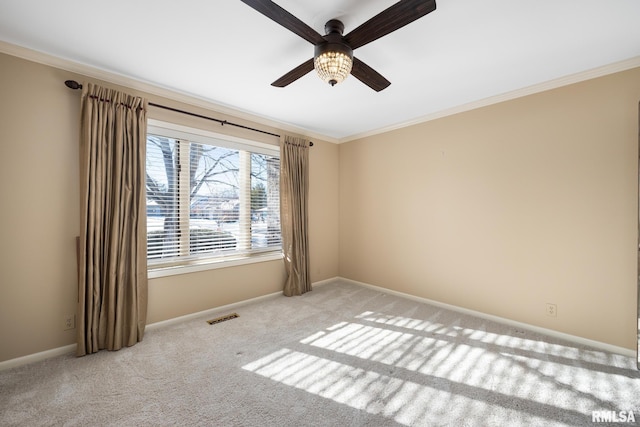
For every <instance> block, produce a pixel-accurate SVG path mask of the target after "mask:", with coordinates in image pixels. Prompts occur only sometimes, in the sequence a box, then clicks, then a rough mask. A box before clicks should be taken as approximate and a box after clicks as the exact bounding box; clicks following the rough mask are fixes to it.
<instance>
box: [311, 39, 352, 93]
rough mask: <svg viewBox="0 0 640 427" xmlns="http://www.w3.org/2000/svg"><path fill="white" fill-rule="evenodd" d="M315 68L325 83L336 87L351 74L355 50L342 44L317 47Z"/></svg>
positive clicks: (314, 61) (327, 44)
mask: <svg viewBox="0 0 640 427" xmlns="http://www.w3.org/2000/svg"><path fill="white" fill-rule="evenodd" d="M313 67H314V68H315V69H316V72H317V73H318V77H320V78H321V79H322V80H323V81H324V82H326V83H329V84H330V85H331V86H335V85H336V84H338V83H341V82H342V81H343V80H344V79H346V78H347V76H348V75H349V73H351V68H352V67H353V50H351V48H350V47H349V46H347V45H344V44H342V43H326V44H322V45H319V46H316V52H315V56H314V60H313Z"/></svg>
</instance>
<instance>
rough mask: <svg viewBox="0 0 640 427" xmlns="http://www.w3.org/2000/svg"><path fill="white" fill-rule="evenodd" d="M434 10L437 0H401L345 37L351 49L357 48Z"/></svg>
mask: <svg viewBox="0 0 640 427" xmlns="http://www.w3.org/2000/svg"><path fill="white" fill-rule="evenodd" d="M434 10H436V1H435V0H400V1H399V2H398V3H396V4H394V5H393V6H391V7H389V8H387V9H385V10H383V11H382V12H380V13H379V14H377V15H376V16H374V17H373V18H371V19H369V20H368V21H367V22H365V23H364V24H362V25H360V26H359V27H358V28H356V29H355V30H353V31H351V32H350V33H349V34H347V35H346V36H345V37H344V39H345V41H346V42H347V43H348V44H349V46H351V49H357V48H359V47H361V46H364V45H365V44H367V43H371V42H372V41H374V40H377V39H379V38H380V37H382V36H386V35H387V34H389V33H391V32H393V31H395V30H397V29H399V28H402V27H404V26H405V25H407V24H410V23H411V22H413V21H415V20H416V19H418V18H421V17H423V16H425V15H426V14H428V13H430V12H433V11H434Z"/></svg>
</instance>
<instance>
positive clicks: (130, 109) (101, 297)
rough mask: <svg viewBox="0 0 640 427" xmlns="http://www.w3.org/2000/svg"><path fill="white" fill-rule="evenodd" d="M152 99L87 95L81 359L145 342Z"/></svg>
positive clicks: (91, 88) (96, 91)
mask: <svg viewBox="0 0 640 427" xmlns="http://www.w3.org/2000/svg"><path fill="white" fill-rule="evenodd" d="M146 110H147V101H146V100H145V99H143V98H140V97H134V96H131V95H127V94H125V93H122V92H118V91H115V90H112V89H105V88H102V87H100V86H97V85H93V84H91V83H89V84H87V85H85V87H84V89H83V93H82V117H81V135H80V144H81V147H80V156H81V158H80V173H81V177H80V178H81V181H80V192H81V193H80V197H81V200H80V202H81V217H80V220H81V224H80V239H79V268H78V272H79V273H78V275H79V277H78V322H77V329H78V331H77V332H78V335H77V342H78V347H77V355H78V356H83V355H86V354H90V353H95V352H97V351H99V350H102V349H107V350H118V349H120V348H122V347H124V346H131V345H134V344H135V343H137V342H139V341H141V340H142V338H143V336H144V328H145V324H146V317H147V259H146V252H147V250H146V246H147V241H146V206H145V155H146V127H147V126H146V122H147V119H146Z"/></svg>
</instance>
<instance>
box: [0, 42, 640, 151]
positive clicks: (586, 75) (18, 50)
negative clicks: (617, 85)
mask: <svg viewBox="0 0 640 427" xmlns="http://www.w3.org/2000/svg"><path fill="white" fill-rule="evenodd" d="M0 53H6V54H8V55H12V56H16V57H19V58H22V59H26V60H28V61H32V62H37V63H40V64H44V65H48V66H51V67H54V68H60V69H62V70H66V71H69V72H72V73H76V74H81V75H84V76H87V77H89V78H94V79H98V80H103V81H106V82H109V83H112V84H116V85H119V86H125V87H129V88H131V89H136V90H140V91H142V92H146V93H149V94H153V95H156V96H161V97H163V98H168V99H171V100H174V101H177V102H182V103H185V104H188V105H193V106H194V107H200V108H204V109H207V110H212V111H215V112H218V113H221V114H228V115H230V116H234V117H236V118H240V119H244V120H249V121H251V122H254V123H258V124H261V125H264V126H269V127H273V128H276V129H280V130H282V131H288V132H292V133H296V134H299V135H304V136H305V137H307V138H310V139H316V140H317V139H320V140H323V141H326V142H330V143H333V144H342V143H345V142H349V141H355V140H357V139H363V138H367V137H371V136H375V135H379V134H382V133H386V132H390V131H394V130H398V129H402V128H406V127H409V126H414V125H418V124H421V123H425V122H429V121H431V120H436V119H440V118H443V117H447V116H452V115H454V114H458V113H463V112H466V111H470V110H474V109H476V108H481V107H487V106H489V105H493V104H498V103H500V102H505V101H510V100H512V99H516V98H521V97H524V96H528V95H533V94H536V93H540V92H544V91H547V90H551V89H556V88H559V87H562V86H567V85H570V84H574V83H579V82H582V81H586V80H591V79H595V78H597V77H603V76H606V75H609V74H614V73H618V72H621V71H626V70H629V69H632V68H636V67H640V56H636V57H633V58H629V59H626V60H624V61H619V62H614V63H612V64H609V65H605V66H602V67H597V68H593V69H591V70H587V71H582V72H579V73H575V74H571V75H568V76H564V77H560V78H557V79H553V80H549V81H547V82H543V83H539V84H535V85H532V86H528V87H525V88H522V89H517V90H514V91H511V92H506V93H503V94H500V95H496V96H492V97H489V98H484V99H480V100H477V101H473V102H469V103H466V104H462V105H458V106H456V107H453V108H449V109H446V110H442V111H438V112H435V113H431V114H427V115H424V116H420V117H417V118H415V119H412V120H408V121H404V122H400V123H396V124H393V125H390V126H386V127H383V128H379V129H374V130H371V131H368V132H363V133H359V134H354V135H351V136H347V137H343V138H335V137H331V136H328V135H323V134H319V133H316V132H312V131H309V130H307V129H302V128H299V127H296V126H293V125H290V124H287V123H283V122H278V121H275V120H272V119H270V118H267V117H262V116H257V115H255V114H252V113H249V112H247V111H242V110H238V109H236V108H233V107H231V106H228V105H223V104H216V103H213V102H211V101H210V100H207V99H204V98H200V97H198V96H195V95H193V94H189V93H184V92H178V91H176V90H175V89H170V88H167V87H163V86H160V85H156V84H151V83H148V82H145V81H142V80H138V79H134V78H131V77H129V76H125V75H123V74H118V73H115V72H112V71H107V70H104V69H100V68H96V67H93V66H90V65H87V64H83V63H80V62H77V61H72V60H70V59H67V58H63V57H57V56H53V55H50V54H47V53H43V52H40V51H36V50H33V49H29V48H26V47H23V46H18V45H14V44H11V43H7V42H4V41H0Z"/></svg>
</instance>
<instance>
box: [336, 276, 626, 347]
mask: <svg viewBox="0 0 640 427" xmlns="http://www.w3.org/2000/svg"><path fill="white" fill-rule="evenodd" d="M337 280H342V281H344V282H347V283H351V284H354V285H357V286H362V287H364V288H369V289H373V290H376V291H379V292H382V293H386V294H389V295H394V296H397V297H401V298H407V299H410V300H413V301H417V302H422V303H425V304H429V305H433V306H436V307H439V308H443V309H446V310H451V311H456V312H458V313H462V314H467V315H469V316H474V317H479V318H481V319H485V320H490V321H493V322H497V323H501V324H503V325H508V326H512V327H515V328H518V329H526V330H529V331H532V332H537V333H539V334H543V335H547V336H549V337H553V338H558V339H562V340H565V341H569V342H573V343H575V344H579V345H583V346H588V347H593V348H596V349H599V350H603V351H607V352H610V353H616V354H620V355H623V356H627V357H636V352H635V351H633V350H630V349H628V348H625V347H619V346H615V345H612V344H607V343H603V342H600V341H595V340H590V339H587V338H583V337H579V336H576V335H571V334H567V333H564V332H559V331H554V330H553V329H547V328H542V327H539V326H535V325H530V324H528V323H523V322H517V321H515V320H511V319H506V318H504V317H499V316H494V315H492V314H487V313H482V312H480V311H475V310H469V309H466V308H462V307H458V306H455V305H451V304H445V303H443V302H439V301H435V300H430V299H428V298H422V297H418V296H415V295H411V294H405V293H403V292H398V291H394V290H391V289H387V288H382V287H380V286H375V285H371V284H368V283H364V282H358V281H356V280H351V279H346V278H344V277H339V278H337Z"/></svg>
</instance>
